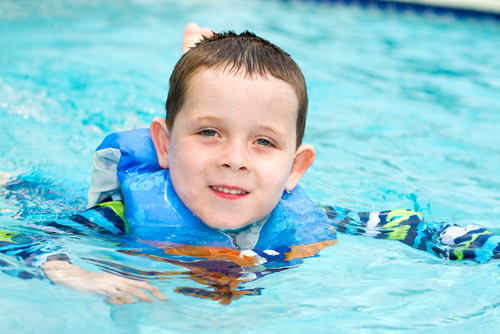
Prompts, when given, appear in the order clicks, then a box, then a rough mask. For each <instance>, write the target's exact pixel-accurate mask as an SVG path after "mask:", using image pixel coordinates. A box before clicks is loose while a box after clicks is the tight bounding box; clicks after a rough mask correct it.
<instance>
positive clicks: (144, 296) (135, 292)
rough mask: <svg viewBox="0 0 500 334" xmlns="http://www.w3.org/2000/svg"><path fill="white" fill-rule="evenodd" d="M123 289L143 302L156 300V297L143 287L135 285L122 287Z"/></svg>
mask: <svg viewBox="0 0 500 334" xmlns="http://www.w3.org/2000/svg"><path fill="white" fill-rule="evenodd" d="M121 290H122V291H125V292H127V293H129V294H131V295H132V296H135V297H137V299H139V300H140V301H141V302H148V303H151V302H154V301H155V300H154V298H152V297H150V296H148V295H147V294H146V293H145V292H144V291H142V290H141V289H137V288H134V287H133V286H127V287H124V288H122V289H121Z"/></svg>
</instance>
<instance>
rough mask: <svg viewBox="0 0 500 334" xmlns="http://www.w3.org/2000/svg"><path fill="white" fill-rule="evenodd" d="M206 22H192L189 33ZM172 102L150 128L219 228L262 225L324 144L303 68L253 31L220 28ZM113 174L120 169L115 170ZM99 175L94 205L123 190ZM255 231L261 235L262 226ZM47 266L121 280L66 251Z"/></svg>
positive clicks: (190, 64) (185, 196)
mask: <svg viewBox="0 0 500 334" xmlns="http://www.w3.org/2000/svg"><path fill="white" fill-rule="evenodd" d="M202 31H203V30H202V29H201V28H199V27H197V26H194V25H188V26H187V27H186V34H185V41H186V40H187V39H189V38H191V37H192V35H196V34H197V33H199V32H202ZM185 44H186V42H185ZM221 55H222V56H221ZM235 55H237V56H235ZM233 57H239V59H234V58H233ZM167 110H168V113H167V118H166V120H164V119H162V118H159V117H158V118H155V119H154V120H153V122H152V124H151V128H150V133H151V139H152V141H153V143H154V147H155V149H156V153H157V157H158V163H159V166H160V167H161V168H162V169H165V170H166V169H168V170H169V173H170V179H171V183H172V186H173V188H174V189H175V192H176V193H177V195H178V197H179V199H180V200H181V201H182V203H183V204H185V205H186V207H187V208H188V209H189V211H190V212H192V213H193V214H194V215H195V216H196V217H197V218H199V219H200V220H201V221H202V222H203V223H204V224H206V225H207V226H209V227H211V228H214V229H220V230H230V231H235V230H238V229H242V228H245V227H247V226H249V225H251V224H255V227H256V228H257V229H261V228H262V226H263V225H264V223H265V222H266V220H267V219H268V217H269V215H270V214H271V212H272V211H273V210H274V209H275V207H276V206H277V205H278V202H279V201H280V200H281V197H282V195H283V191H284V190H286V191H289V192H290V191H292V190H293V189H294V188H295V187H296V185H297V183H298V181H299V180H300V178H301V177H302V175H303V174H304V173H305V171H306V170H307V168H308V167H309V166H310V165H311V164H312V163H313V161H314V158H315V151H314V148H313V147H312V146H310V145H302V144H301V142H302V136H303V134H304V128H305V119H306V112H307V92H306V86H305V81H304V78H303V76H302V73H301V71H300V69H299V68H298V66H297V65H296V64H295V62H294V61H293V60H292V59H291V58H290V57H289V56H288V55H287V54H285V53H284V52H283V51H281V50H280V49H278V48H277V47H276V46H274V45H272V44H271V43H269V42H267V41H265V40H262V39H260V38H258V37H257V36H255V35H253V34H250V33H244V34H242V35H239V36H238V35H236V34H233V33H227V34H216V35H215V36H214V37H212V38H210V39H208V40H207V39H206V40H204V41H202V42H200V44H199V45H198V46H197V47H196V48H194V49H192V50H190V51H189V52H187V53H186V54H185V55H184V56H183V58H182V59H181V60H180V61H179V63H178V64H177V65H176V67H175V69H174V72H173V74H172V77H171V79H170V91H169V95H168V99H167ZM103 160H105V161H108V160H109V157H105V158H104V159H103ZM108 177H109V178H111V179H112V178H113V177H112V176H110V175H109V174H107V173H105V175H104V178H108ZM98 178H99V175H96V173H94V176H93V185H92V187H91V189H90V191H89V205H90V206H92V205H93V204H95V203H93V201H94V198H95V196H94V195H95V193H97V194H98V198H97V200H96V202H101V200H102V198H101V197H103V196H102V194H105V195H112V194H113V193H115V195H118V194H119V193H120V191H119V190H118V191H116V190H117V189H114V186H112V187H111V189H105V190H104V191H103V187H102V186H97V188H99V189H98V190H96V185H95V183H96V180H95V179H98ZM102 178H103V177H101V179H102ZM105 182H106V181H104V183H105ZM122 190H123V189H122ZM105 197H106V196H105ZM129 224H130V221H129ZM333 231H334V230H333ZM252 232H253V233H254V234H255V233H257V236H258V232H259V231H257V232H256V231H255V228H254V229H253V230H252ZM231 233H233V232H228V233H227V234H231ZM236 234H239V233H236ZM332 235H333V240H335V239H336V238H335V235H334V233H333V234H332ZM240 239H241V238H238V237H235V238H234V243H235V244H236V246H238V248H240V246H242V245H243V246H242V247H243V248H248V247H249V246H248V245H245V243H247V244H248V242H250V243H253V244H254V246H255V243H256V242H257V240H250V241H249V240H248V239H249V238H246V240H243V241H241V240H240ZM254 239H255V238H254ZM238 242H240V243H242V244H241V245H239V244H237V243H238ZM332 244H333V243H332ZM250 247H251V246H250ZM42 268H43V269H44V270H45V273H46V275H47V277H48V278H49V279H50V280H51V281H53V282H54V283H56V284H61V285H65V286H68V287H72V288H75V289H78V290H86V291H95V290H96V287H94V286H92V285H100V289H101V290H113V289H112V286H110V287H108V286H106V284H108V282H103V281H102V280H101V279H100V278H97V280H94V276H96V275H100V276H102V274H94V273H88V272H84V271H82V270H81V269H80V268H75V267H74V266H72V265H70V264H69V263H67V262H66V261H48V262H46V263H45V264H44V265H43V266H42ZM106 276H107V275H106ZM117 279H120V278H118V277H106V278H105V279H104V280H107V281H116V280H117ZM92 281H93V282H92ZM127 283H128V284H133V282H127ZM120 284H122V283H120ZM111 285H112V284H111ZM136 287H140V288H143V289H146V290H148V291H150V292H151V293H152V294H153V293H154V295H155V296H156V297H158V298H160V299H162V298H163V296H162V295H161V293H160V292H159V291H157V290H156V289H153V288H151V287H150V286H148V285H147V283H144V284H141V286H138V285H137V284H134V286H132V285H130V286H127V287H125V288H122V289H124V290H125V291H124V292H129V293H130V292H131V291H134V294H135V296H136V297H138V298H139V299H141V300H148V298H146V297H145V296H144V295H143V294H140V292H137V291H136V290H134V289H135V288H136ZM109 293H110V294H112V291H110V292H109ZM139 294H140V295H139ZM112 296H113V295H112ZM124 297H126V296H123V295H117V296H116V297H112V298H111V302H121V301H123V302H131V301H132V300H130V298H128V299H125V300H124Z"/></svg>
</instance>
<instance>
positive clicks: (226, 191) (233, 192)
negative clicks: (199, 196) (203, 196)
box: [212, 187, 246, 195]
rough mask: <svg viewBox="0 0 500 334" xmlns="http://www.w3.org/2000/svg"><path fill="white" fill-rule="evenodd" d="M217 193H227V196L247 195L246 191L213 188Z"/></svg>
mask: <svg viewBox="0 0 500 334" xmlns="http://www.w3.org/2000/svg"><path fill="white" fill-rule="evenodd" d="M212 188H214V189H215V190H217V191H220V192H223V193H226V194H231V195H240V194H246V191H243V190H237V189H232V190H230V189H227V188H222V187H212Z"/></svg>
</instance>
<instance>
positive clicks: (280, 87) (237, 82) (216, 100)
mask: <svg viewBox="0 0 500 334" xmlns="http://www.w3.org/2000/svg"><path fill="white" fill-rule="evenodd" d="M186 88H187V89H186V96H185V104H184V106H186V105H192V104H194V103H196V104H200V103H205V104H212V105H217V104H222V103H225V104H228V103H229V104H232V106H233V108H234V109H236V108H238V107H240V108H243V107H244V106H245V105H246V104H253V105H254V106H255V107H257V108H259V107H262V108H267V110H268V111H269V112H272V111H273V110H282V109H286V110H287V111H288V114H289V116H290V117H292V118H293V119H294V120H296V118H297V113H298V99H297V95H296V93H295V91H294V89H293V88H292V86H291V85H290V84H288V83H287V82H285V81H283V80H280V79H277V78H275V77H273V76H270V75H266V76H261V75H259V74H255V73H254V74H252V75H250V74H248V73H246V72H242V71H239V72H234V71H230V72H227V71H223V70H217V69H215V70H214V69H206V68H205V69H201V70H199V71H197V72H196V73H195V74H193V75H192V77H191V78H190V79H189V80H188V83H187V87H186ZM182 109H185V108H182ZM181 111H182V110H181ZM269 116H271V115H269Z"/></svg>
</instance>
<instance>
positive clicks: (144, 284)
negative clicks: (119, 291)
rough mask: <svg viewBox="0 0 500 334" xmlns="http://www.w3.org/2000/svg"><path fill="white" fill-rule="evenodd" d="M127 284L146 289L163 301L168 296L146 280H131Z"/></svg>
mask: <svg viewBox="0 0 500 334" xmlns="http://www.w3.org/2000/svg"><path fill="white" fill-rule="evenodd" d="M129 285H131V286H135V287H138V288H141V289H143V290H146V291H148V292H149V293H150V294H151V296H153V297H155V298H158V299H159V300H162V301H164V302H166V301H168V298H167V297H165V295H164V294H163V292H161V291H160V289H158V288H157V287H155V286H152V285H150V284H149V283H148V282H141V281H132V280H131V282H130V283H129Z"/></svg>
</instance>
